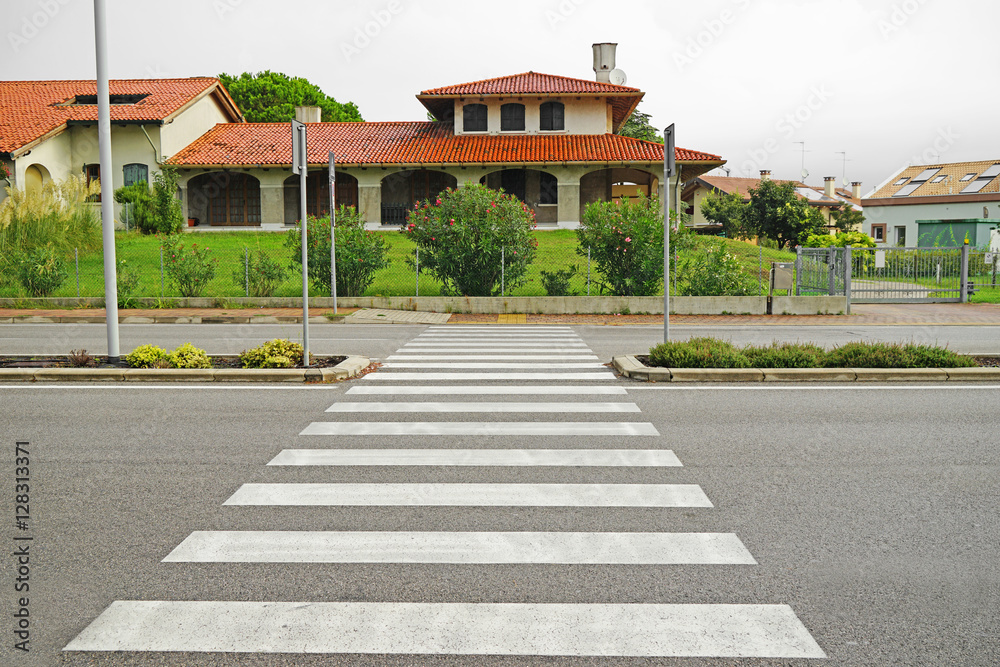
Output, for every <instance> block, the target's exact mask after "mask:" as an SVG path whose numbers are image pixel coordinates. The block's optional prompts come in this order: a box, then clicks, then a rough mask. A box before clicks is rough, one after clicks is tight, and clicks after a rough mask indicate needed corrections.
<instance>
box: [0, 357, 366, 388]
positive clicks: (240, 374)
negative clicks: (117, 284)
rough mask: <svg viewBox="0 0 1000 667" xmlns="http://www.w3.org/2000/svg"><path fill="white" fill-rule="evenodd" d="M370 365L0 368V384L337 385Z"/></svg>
mask: <svg viewBox="0 0 1000 667" xmlns="http://www.w3.org/2000/svg"><path fill="white" fill-rule="evenodd" d="M370 365H371V360H369V359H368V358H367V357H348V358H347V359H345V360H344V361H342V362H340V363H339V364H337V365H336V366H334V367H333V368H262V369H256V368H205V369H201V368H0V382H337V381H340V380H347V379H350V378H353V377H357V376H358V375H360V374H361V373H362V371H364V370H365V369H366V368H368V366H370Z"/></svg>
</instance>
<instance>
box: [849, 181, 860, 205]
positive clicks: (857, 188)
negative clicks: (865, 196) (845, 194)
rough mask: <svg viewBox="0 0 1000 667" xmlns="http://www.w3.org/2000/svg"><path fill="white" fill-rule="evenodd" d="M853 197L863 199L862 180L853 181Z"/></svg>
mask: <svg viewBox="0 0 1000 667" xmlns="http://www.w3.org/2000/svg"><path fill="white" fill-rule="evenodd" d="M851 197H853V198H854V199H855V200H857V201H861V181H854V182H853V183H851Z"/></svg>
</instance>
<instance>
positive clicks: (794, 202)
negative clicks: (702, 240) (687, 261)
mask: <svg viewBox="0 0 1000 667" xmlns="http://www.w3.org/2000/svg"><path fill="white" fill-rule="evenodd" d="M701 211H702V213H703V214H704V215H705V217H706V218H707V219H708V220H710V221H712V222H714V223H717V224H721V225H722V227H723V229H724V230H725V232H726V235H727V236H731V237H736V238H754V237H757V238H766V239H770V240H772V241H775V242H776V243H777V244H778V247H779V248H782V247H784V246H785V245H788V244H791V245H801V244H802V243H804V242H805V241H806V239H807V238H809V236H810V235H811V234H816V233H818V232H819V230H820V229H822V228H823V227H824V226H825V221H824V220H823V214H822V213H820V212H819V210H818V209H816V208H814V207H812V206H810V205H809V202H807V201H805V200H804V199H801V198H799V197H798V195H796V194H795V186H794V184H792V183H791V182H785V183H778V182H775V181H761V182H760V185H758V186H757V187H756V188H750V201H748V202H745V201H743V198H742V197H740V195H739V194H738V193H731V194H727V195H722V196H718V195H716V196H711V197H709V198H707V199H706V200H705V201H703V202H702V204H701Z"/></svg>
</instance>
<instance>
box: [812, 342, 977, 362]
mask: <svg viewBox="0 0 1000 667" xmlns="http://www.w3.org/2000/svg"><path fill="white" fill-rule="evenodd" d="M824 365H825V366H826V367H827V368H967V367H971V366H975V365H976V362H975V360H974V359H972V358H971V357H963V356H961V355H959V354H956V353H955V352H952V351H951V350H948V349H945V348H942V347H935V346H931V345H916V344H907V345H900V344H891V343H865V342H854V343H846V344H844V345H841V346H839V347H836V348H834V349H833V350H831V351H830V352H829V353H828V354H827V356H826V361H825V364H824Z"/></svg>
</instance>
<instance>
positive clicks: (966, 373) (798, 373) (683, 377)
mask: <svg viewBox="0 0 1000 667" xmlns="http://www.w3.org/2000/svg"><path fill="white" fill-rule="evenodd" d="M611 363H612V365H613V366H614V369H615V370H616V371H618V372H619V373H621V374H622V375H624V376H625V377H627V378H631V379H633V380H640V381H645V382H1000V368H774V369H772V368H656V367H652V366H644V365H643V364H642V362H640V361H639V360H638V359H637V358H636V357H635V356H634V355H625V356H621V357H614V358H613V359H612V361H611Z"/></svg>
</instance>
